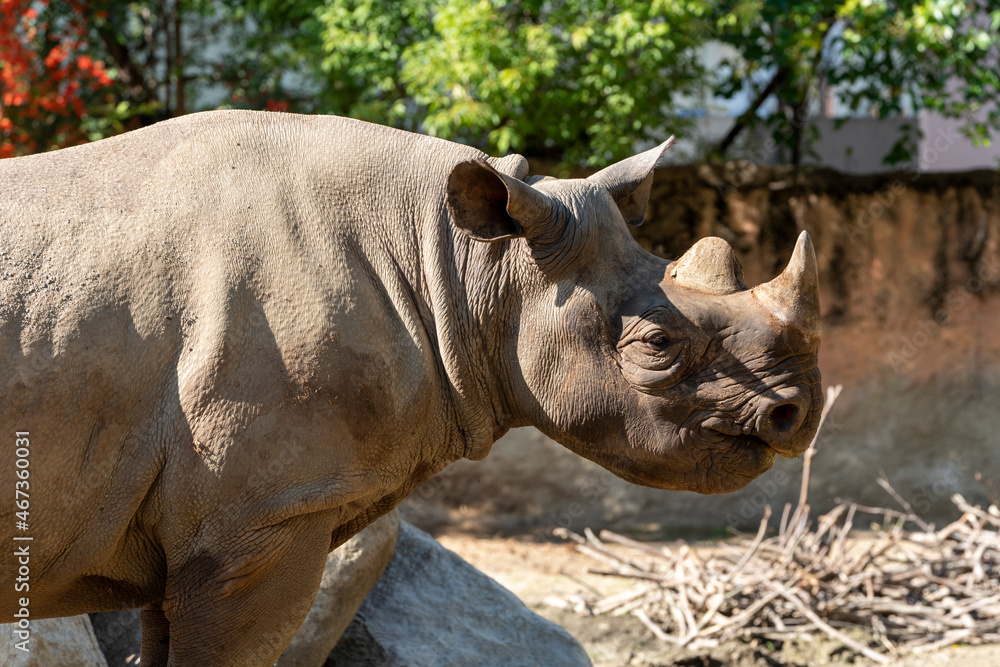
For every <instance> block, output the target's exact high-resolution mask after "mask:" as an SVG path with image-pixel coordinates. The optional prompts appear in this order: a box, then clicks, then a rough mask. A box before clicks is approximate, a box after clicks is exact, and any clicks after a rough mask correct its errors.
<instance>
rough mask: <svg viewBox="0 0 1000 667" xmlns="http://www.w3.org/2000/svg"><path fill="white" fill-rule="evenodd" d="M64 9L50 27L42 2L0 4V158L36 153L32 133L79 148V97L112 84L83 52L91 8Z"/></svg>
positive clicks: (84, 0)
mask: <svg viewBox="0 0 1000 667" xmlns="http://www.w3.org/2000/svg"><path fill="white" fill-rule="evenodd" d="M67 4H68V8H69V18H68V19H66V20H60V21H59V25H58V27H55V26H53V25H50V24H49V23H48V22H46V21H45V18H46V17H45V13H46V9H47V5H48V2H47V0H0V158H3V157H11V156H13V155H23V154H26V153H32V152H34V151H36V150H38V149H39V145H38V139H37V136H35V135H36V134H37V132H38V128H43V129H44V131H45V134H46V135H47V136H50V137H53V138H54V141H55V143H56V145H59V146H67V145H72V144H78V143H83V142H84V141H86V137H85V136H84V135H83V133H82V132H81V131H80V120H81V119H82V117H83V116H84V115H85V114H86V112H87V109H86V105H85V97H84V94H85V93H86V92H87V91H100V90H102V89H105V88H108V87H109V86H111V85H112V83H113V81H112V79H111V77H110V76H109V75H108V72H107V69H106V68H105V65H104V63H103V62H102V61H100V60H95V59H94V58H93V57H91V56H90V55H88V54H87V53H86V51H87V50H88V48H89V45H88V44H87V41H86V35H87V16H88V15H91V14H92V7H91V5H92V4H95V3H92V2H90V0H69V2H68V3H67ZM35 7H40V8H41V9H42V13H41V14H39V12H38V11H37V10H36V9H35Z"/></svg>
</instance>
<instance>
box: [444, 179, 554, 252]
mask: <svg viewBox="0 0 1000 667" xmlns="http://www.w3.org/2000/svg"><path fill="white" fill-rule="evenodd" d="M447 204H448V212H449V213H450V214H451V218H452V220H453V221H454V222H455V225H456V226H457V227H458V228H459V229H461V230H462V231H463V232H464V233H465V234H467V235H468V236H470V237H471V238H473V239H476V240H477V241H499V240H500V239H509V238H514V237H517V236H527V237H528V238H529V239H534V238H546V237H549V236H555V235H557V234H558V233H559V232H561V230H556V229H554V227H555V226H556V225H558V224H559V221H560V219H561V217H562V216H560V215H559V209H560V208H561V207H560V204H559V203H558V202H556V201H555V200H553V199H552V198H551V197H549V196H548V195H546V194H544V193H542V192H539V191H538V190H536V189H535V188H533V187H531V186H530V185H528V184H527V183H525V182H524V181H521V180H519V179H517V178H514V177H513V176H508V175H507V174H503V173H500V172H499V171H497V170H496V169H494V168H493V167H492V166H490V164H489V163H487V162H486V161H485V160H471V161H468V162H461V163H459V164H457V165H455V167H454V169H452V171H451V174H449V176H448V190H447Z"/></svg>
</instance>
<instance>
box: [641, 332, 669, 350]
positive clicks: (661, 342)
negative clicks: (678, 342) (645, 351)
mask: <svg viewBox="0 0 1000 667" xmlns="http://www.w3.org/2000/svg"><path fill="white" fill-rule="evenodd" d="M642 342H643V343H645V344H646V345H648V346H650V347H652V348H654V349H657V350H662V349H663V348H665V347H667V346H668V345H670V339H669V338H667V337H666V336H665V335H664V334H663V332H661V331H653V332H651V333H648V334H646V335H645V336H644V337H643V339H642Z"/></svg>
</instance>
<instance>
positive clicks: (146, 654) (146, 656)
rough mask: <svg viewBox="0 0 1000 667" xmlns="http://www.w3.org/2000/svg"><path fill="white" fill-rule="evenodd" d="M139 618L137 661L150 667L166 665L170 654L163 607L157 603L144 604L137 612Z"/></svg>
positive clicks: (167, 625)
mask: <svg viewBox="0 0 1000 667" xmlns="http://www.w3.org/2000/svg"><path fill="white" fill-rule="evenodd" d="M139 620H140V623H141V624H142V645H141V646H142V648H141V649H140V653H139V655H140V660H139V663H140V664H142V665H151V666H152V667H162V666H163V665H166V664H167V661H168V659H169V656H170V624H169V623H168V622H167V617H166V616H165V615H164V614H163V609H162V608H161V607H160V605H159V604H150V605H146V606H145V607H143V608H142V611H141V612H140V614H139Z"/></svg>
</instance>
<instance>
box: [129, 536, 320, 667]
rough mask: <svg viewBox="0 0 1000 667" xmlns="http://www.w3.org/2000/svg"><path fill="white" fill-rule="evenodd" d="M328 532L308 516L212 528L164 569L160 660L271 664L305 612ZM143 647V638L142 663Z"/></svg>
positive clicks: (181, 666)
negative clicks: (165, 644)
mask: <svg viewBox="0 0 1000 667" xmlns="http://www.w3.org/2000/svg"><path fill="white" fill-rule="evenodd" d="M330 532H331V529H330V525H329V524H328V523H327V522H325V521H320V520H318V519H316V518H314V517H311V516H309V517H296V518H293V519H289V520H288V521H285V522H283V523H282V524H279V525H276V526H268V527H266V528H258V529H256V530H244V531H243V532H235V531H234V532H233V533H230V534H229V535H223V536H222V538H221V539H220V537H219V536H218V534H217V533H216V534H215V535H213V539H212V542H211V544H208V545H205V546H204V547H203V548H201V549H200V550H195V551H194V553H195V554H197V555H195V556H194V557H193V558H191V559H189V560H188V561H186V562H185V563H184V565H183V566H182V567H181V568H180V570H179V571H178V572H177V573H176V574H175V575H174V574H171V575H168V583H167V591H166V596H165V599H164V602H163V612H164V614H165V618H166V619H167V620H168V622H169V633H170V653H169V659H168V661H167V665H168V666H169V667H188V666H195V665H213V666H219V667H222V666H224V665H232V666H234V667H235V666H237V665H238V666H240V667H255V666H258V665H260V666H261V667H263V666H267V667H271V665H273V664H274V662H275V660H277V659H278V656H279V655H281V652H282V650H283V649H284V648H285V646H286V645H287V644H288V642H289V641H291V639H292V637H294V636H295V633H296V631H297V630H298V629H299V626H300V625H301V624H302V621H303V619H304V618H305V617H306V614H307V613H308V612H309V608H310V606H311V604H312V601H313V597H314V596H315V594H316V590H317V589H318V588H319V583H320V579H321V578H322V576H323V568H324V565H325V563H326V557H327V553H328V552H329V551H330ZM143 621H145V617H144V618H143ZM143 630H145V625H144V627H143ZM150 651H151V652H153V651H154V649H153V648H152V647H150ZM146 652H147V644H146V642H145V641H143V644H142V660H141V664H143V665H145V664H146ZM153 660H155V656H152V655H151V656H150V664H158V663H155V662H153Z"/></svg>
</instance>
